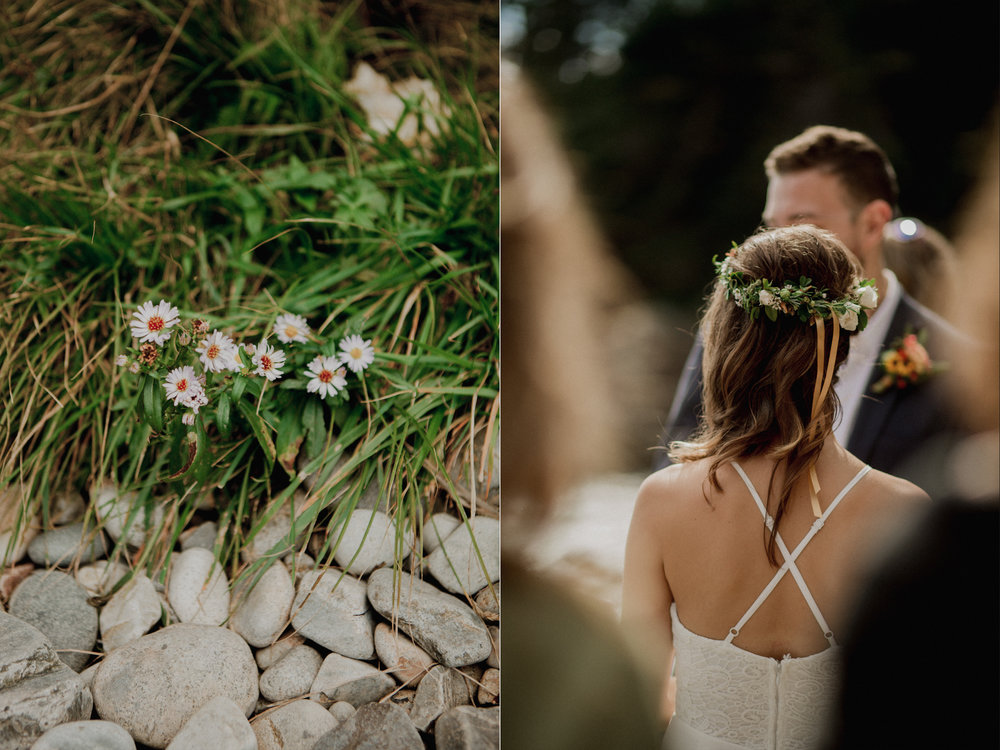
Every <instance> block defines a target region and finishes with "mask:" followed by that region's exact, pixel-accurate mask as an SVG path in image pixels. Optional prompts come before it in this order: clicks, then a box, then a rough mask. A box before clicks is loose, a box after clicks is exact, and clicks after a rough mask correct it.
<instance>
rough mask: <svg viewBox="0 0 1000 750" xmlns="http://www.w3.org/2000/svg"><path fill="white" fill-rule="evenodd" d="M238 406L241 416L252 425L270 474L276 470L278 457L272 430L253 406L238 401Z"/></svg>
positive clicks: (251, 427)
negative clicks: (275, 462)
mask: <svg viewBox="0 0 1000 750" xmlns="http://www.w3.org/2000/svg"><path fill="white" fill-rule="evenodd" d="M236 405H237V407H238V408H239V410H240V414H242V415H243V418H244V419H246V421H247V424H249V425H250V429H251V430H252V431H253V435H254V437H255V438H257V444H258V445H260V447H261V450H263V451H264V461H265V462H266V463H267V470H268V472H270V471H271V469H273V468H274V459H275V458H276V455H277V452H276V451H275V449H274V441H273V440H272V439H271V430H270V428H269V427H268V426H267V425H266V424H264V420H263V419H261V418H260V415H259V414H257V412H255V411H254V408H253V405H252V404H248V403H247V402H246V401H238V402H237V403H236Z"/></svg>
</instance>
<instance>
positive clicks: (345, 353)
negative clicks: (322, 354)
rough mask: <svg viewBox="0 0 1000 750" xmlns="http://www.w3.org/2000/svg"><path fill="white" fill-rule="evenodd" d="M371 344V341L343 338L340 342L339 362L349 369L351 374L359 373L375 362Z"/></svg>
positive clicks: (357, 337)
mask: <svg viewBox="0 0 1000 750" xmlns="http://www.w3.org/2000/svg"><path fill="white" fill-rule="evenodd" d="M371 344H372V342H371V339H368V340H367V341H366V340H365V339H363V338H361V337H360V336H356V335H355V336H345V337H344V338H343V339H341V340H340V351H341V352H342V353H341V355H340V361H341V362H343V363H344V364H345V365H347V366H348V367H349V368H351V372H361V371H362V370H364V369H365V368H367V367H368V365H370V364H371V363H372V362H374V361H375V349H374V348H372V345H371Z"/></svg>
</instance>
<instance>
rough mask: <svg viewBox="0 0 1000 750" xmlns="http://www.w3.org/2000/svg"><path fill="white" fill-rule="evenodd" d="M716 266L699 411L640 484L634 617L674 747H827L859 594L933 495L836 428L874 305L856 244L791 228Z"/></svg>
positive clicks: (630, 547)
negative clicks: (871, 566) (854, 449)
mask: <svg viewBox="0 0 1000 750" xmlns="http://www.w3.org/2000/svg"><path fill="white" fill-rule="evenodd" d="M716 266H717V269H718V277H717V281H716V284H715V286H714V290H713V291H712V292H711V294H710V297H709V300H708V307H707V311H706V313H705V315H704V318H703V320H702V323H701V331H702V335H703V337H704V343H705V357H704V361H703V378H704V398H703V402H704V415H703V417H702V421H701V425H700V428H699V430H698V432H697V433H696V434H695V436H694V437H693V438H692V440H691V441H690V442H686V443H674V444H673V445H672V446H671V447H670V448H671V453H670V455H671V458H672V459H673V460H674V461H675V462H676V463H674V465H672V466H669V467H667V468H665V469H663V470H661V471H658V472H657V473H655V474H653V475H651V476H650V477H648V478H647V479H646V481H645V482H644V483H643V485H642V487H641V489H640V490H639V495H638V498H637V500H636V505H635V511H634V516H633V518H632V522H631V527H630V529H629V535H628V542H627V547H626V559H625V575H624V585H623V592H622V619H623V624H625V625H626V626H627V627H628V628H629V629H630V630H632V631H634V632H637V633H639V634H641V636H642V640H643V643H644V645H645V653H646V654H647V655H651V654H655V655H656V658H657V659H658V660H659V661H658V663H659V664H660V665H662V667H661V669H662V674H663V682H664V685H665V686H670V687H671V689H667V688H666V687H665V689H664V691H663V692H664V699H663V713H664V718H665V719H666V720H668V721H669V725H668V727H667V733H666V737H665V740H664V747H668V748H672V749H675V750H728V749H733V750H735V749H738V748H744V749H746V748H775V749H776V750H786V749H791V748H814V747H817V746H818V745H819V743H820V742H821V741H822V739H823V738H824V734H825V731H826V727H827V724H826V722H827V715H828V713H829V711H830V709H831V708H832V705H833V702H834V697H835V694H836V686H837V678H838V673H839V668H840V662H839V655H838V649H837V633H839V632H841V631H842V629H843V626H844V623H845V621H846V619H847V617H848V616H849V614H850V608H851V603H852V596H853V594H854V592H855V590H856V589H857V588H859V587H860V584H861V582H862V580H863V578H864V575H865V573H866V571H867V570H868V561H870V559H871V556H872V554H873V553H875V552H877V549H878V546H879V541H880V540H884V539H885V536H884V535H885V533H887V532H888V530H889V529H890V528H891V526H892V525H893V522H896V523H898V522H899V519H900V515H901V514H907V512H912V509H913V507H914V506H915V505H916V504H920V503H923V502H926V501H927V500H928V497H927V495H926V494H925V493H924V492H923V491H921V490H920V489H919V488H917V487H916V486H914V485H913V484H911V483H909V482H907V481H905V480H902V479H899V478H896V477H893V476H890V475H888V474H883V473H881V472H878V471H874V470H871V469H870V467H868V466H866V465H864V464H863V463H862V462H861V461H860V460H858V459H857V458H855V457H854V456H853V455H851V454H850V453H848V452H847V451H846V450H845V449H844V448H843V447H842V446H841V445H840V444H839V443H838V442H837V441H836V439H835V438H834V436H833V433H832V429H833V424H834V419H835V417H836V416H837V410H838V408H839V404H838V402H837V397H836V395H835V394H834V391H833V389H832V387H831V386H832V384H833V381H834V378H835V373H836V370H837V367H838V366H839V365H840V363H841V362H843V360H844V358H845V357H846V356H847V352H848V346H849V341H850V338H851V335H852V334H853V333H854V332H855V331H857V330H860V329H863V328H864V326H865V325H866V323H867V312H868V311H869V310H871V309H874V307H875V304H876V301H877V295H876V292H875V289H874V286H873V284H872V282H871V281H863V280H861V279H860V273H861V267H860V264H859V263H858V262H857V260H856V259H855V258H854V256H853V255H851V254H850V252H849V251H848V250H847V249H846V248H845V247H844V245H843V244H841V242H840V241H839V240H838V239H836V237H834V235H832V234H830V233H829V232H826V231H823V230H820V229H816V228H815V227H811V226H792V227H784V228H780V229H772V230H767V231H762V232H760V233H757V234H755V235H753V236H751V237H750V238H749V239H747V240H746V241H745V242H744V243H743V244H742V245H741V246H739V247H738V248H735V249H734V250H732V251H731V252H730V253H729V254H728V255H727V256H726V257H725V258H724V259H723V260H722V261H721V262H717V263H716ZM674 660H676V661H674ZM672 663H673V665H674V667H673V672H674V677H675V679H676V703H675V702H674V699H673V696H674V690H673V689H672V688H673V687H674V686H673V679H672V678H671V677H670V670H671V664H672Z"/></svg>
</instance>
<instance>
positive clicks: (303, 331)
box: [274, 313, 310, 344]
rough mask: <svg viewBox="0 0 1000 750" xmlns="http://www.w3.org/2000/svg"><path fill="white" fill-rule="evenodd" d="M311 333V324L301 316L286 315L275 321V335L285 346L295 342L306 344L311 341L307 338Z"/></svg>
mask: <svg viewBox="0 0 1000 750" xmlns="http://www.w3.org/2000/svg"><path fill="white" fill-rule="evenodd" d="M309 331H310V329H309V324H308V323H306V319H305V318H303V317H302V316H301V315H292V314H291V313H285V314H283V315H279V316H278V318H277V320H275V321H274V335H275V336H277V337H278V340H279V341H280V342H281V343H283V344H290V343H292V342H293V341H298V342H299V343H301V344H304V343H306V342H307V341H308V340H309V339H308V338H306V337H307V336H308V335H309Z"/></svg>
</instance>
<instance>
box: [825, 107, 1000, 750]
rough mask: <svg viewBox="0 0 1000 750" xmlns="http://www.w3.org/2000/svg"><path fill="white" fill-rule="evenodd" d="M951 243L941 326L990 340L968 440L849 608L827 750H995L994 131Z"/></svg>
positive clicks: (998, 612) (975, 369)
mask: <svg viewBox="0 0 1000 750" xmlns="http://www.w3.org/2000/svg"><path fill="white" fill-rule="evenodd" d="M984 164H985V169H984V172H983V175H982V178H981V182H980V185H979V186H978V187H977V189H976V190H975V191H974V193H973V197H972V201H971V204H970V205H969V207H968V209H967V212H966V215H965V217H964V220H963V222H962V229H961V231H960V232H959V234H958V235H957V237H956V241H955V245H956V248H957V249H958V250H959V258H960V263H961V266H960V267H961V275H960V278H961V279H962V289H963V293H962V297H961V298H960V299H953V300H952V302H953V307H952V309H951V311H950V314H949V317H951V318H952V319H954V320H955V321H957V322H958V323H959V325H961V326H962V327H963V329H965V330H968V331H970V332H971V333H972V334H973V335H974V336H975V337H976V338H977V339H979V340H981V341H983V342H986V343H987V345H988V346H987V347H985V348H984V349H982V350H981V351H980V352H979V353H978V356H975V357H969V358H965V359H962V360H959V361H957V362H955V365H954V366H955V376H956V383H957V385H958V387H957V388H956V390H955V391H954V393H953V394H952V400H951V404H952V406H953V408H954V410H955V412H956V414H959V415H960V416H961V417H962V419H963V421H964V423H965V424H966V425H967V426H968V429H969V431H970V433H971V436H970V437H969V438H967V439H966V440H965V441H963V442H962V443H960V444H958V445H957V446H956V448H955V449H954V450H953V451H952V452H951V453H950V454H948V456H947V461H946V462H945V465H946V467H947V469H948V471H947V472H946V476H945V477H942V479H941V481H940V482H939V484H938V487H936V488H935V489H934V490H932V491H931V494H932V496H933V497H934V502H933V503H932V504H931V505H930V507H927V508H925V509H924V511H923V512H922V513H920V514H918V515H917V516H916V517H915V518H914V519H913V520H912V523H909V524H907V525H906V526H905V527H904V528H903V529H902V530H901V533H900V534H899V536H898V539H897V540H896V543H895V544H893V545H891V546H889V547H888V548H887V549H886V550H885V555H884V559H883V560H881V562H880V563H879V564H878V565H877V566H875V568H874V569H873V572H872V575H871V578H870V580H869V582H868V584H867V585H866V587H865V588H864V590H863V591H862V592H861V595H860V596H859V598H858V601H857V602H856V604H855V606H854V615H853V617H852V618H851V620H850V622H849V625H848V629H847V632H846V633H845V639H844V648H843V654H844V662H845V664H844V680H843V683H842V688H841V693H840V697H839V702H838V707H837V710H836V711H835V713H834V724H833V727H832V729H831V738H830V742H829V743H828V744H827V745H825V746H824V747H825V748H826V749H827V750H868V749H869V748H870V749H871V750H875V749H876V748H878V749H880V750H881V748H886V747H900V748H908V750H923V749H924V748H927V750H931V749H932V748H933V749H934V750H937V749H938V748H951V747H975V748H995V747H1000V717H998V707H1000V407H998V400H1000V378H998V372H1000V352H998V344H1000V301H998V292H1000V289H998V286H1000V283H998V282H1000V128H998V127H997V121H996V120H994V125H993V129H992V136H991V138H990V139H989V150H988V153H987V155H986V159H985V160H984Z"/></svg>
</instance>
